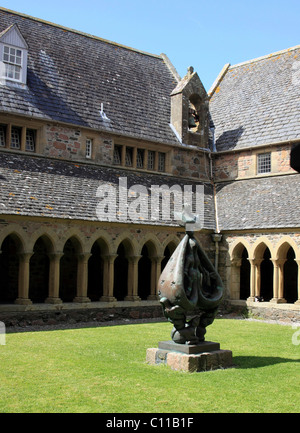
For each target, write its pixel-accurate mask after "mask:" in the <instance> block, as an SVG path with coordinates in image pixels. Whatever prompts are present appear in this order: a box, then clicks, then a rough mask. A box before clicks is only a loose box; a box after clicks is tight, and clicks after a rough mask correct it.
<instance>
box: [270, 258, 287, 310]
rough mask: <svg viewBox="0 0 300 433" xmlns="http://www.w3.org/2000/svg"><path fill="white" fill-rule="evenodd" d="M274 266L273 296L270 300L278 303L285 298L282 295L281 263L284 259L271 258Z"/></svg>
mask: <svg viewBox="0 0 300 433" xmlns="http://www.w3.org/2000/svg"><path fill="white" fill-rule="evenodd" d="M271 261H272V262H273V266H274V277H273V298H272V299H271V300H270V302H273V303H276V304H279V303H284V302H286V300H285V299H284V297H283V290H284V271H283V265H284V263H285V262H286V259H271Z"/></svg>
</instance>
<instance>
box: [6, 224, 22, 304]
mask: <svg viewBox="0 0 300 433" xmlns="http://www.w3.org/2000/svg"><path fill="white" fill-rule="evenodd" d="M5 235H6V236H5V237H4V238H3V239H2V240H1V245H0V246H1V254H0V276H1V278H0V303H1V304H12V303H14V302H15V301H16V299H17V298H18V294H19V269H20V254H22V253H23V251H24V240H23V239H22V238H21V237H20V235H19V234H17V233H16V231H15V230H14V231H12V232H11V233H9V234H8V233H7V232H6V233H5Z"/></svg>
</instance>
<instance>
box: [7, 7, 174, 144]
mask: <svg viewBox="0 0 300 433" xmlns="http://www.w3.org/2000/svg"><path fill="white" fill-rule="evenodd" d="M15 24H16V25H17V26H18V28H19V29H20V32H21V34H22V35H23V37H24V39H25V40H26V42H27V44H28V48H29V50H28V75H27V87H26V86H25V87H24V88H20V87H18V86H15V87H14V86H1V87H0V112H4V113H13V114H19V115H25V116H30V117H31V116H32V117H34V118H40V119H46V120H53V121H59V122H65V123H69V124H74V125H77V126H82V127H87V128H93V129H98V130H104V131H108V132H112V133H115V134H120V135H125V136H131V137H136V138H139V139H145V140H150V141H154V142H155V141H156V142H163V143H170V144H178V140H177V138H176V136H175V134H174V132H173V131H172V129H171V128H170V125H169V124H170V93H171V92H172V90H173V89H174V87H175V86H176V85H177V82H178V77H177V76H176V74H175V73H172V71H171V69H172V67H169V66H168V64H167V61H166V57H165V56H164V55H153V54H149V53H145V52H142V51H138V50H134V49H131V48H128V47H124V46H122V45H118V44H116V43H113V42H109V41H106V40H104V39H100V38H97V37H94V36H91V35H87V34H85V33H80V32H77V31H74V30H70V29H67V28H64V27H61V26H56V25H54V24H51V23H48V22H45V21H42V20H38V19H36V18H32V17H28V16H26V15H23V14H18V13H16V12H12V11H8V10H7V9H3V8H0V32H3V31H5V30H6V29H7V28H8V27H9V26H12V25H15ZM102 104H103V105H102ZM101 107H103V111H104V113H105V114H106V116H107V118H108V119H109V121H108V120H106V119H105V118H103V116H101V114H100V111H101Z"/></svg>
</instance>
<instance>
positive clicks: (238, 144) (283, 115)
mask: <svg viewBox="0 0 300 433" xmlns="http://www.w3.org/2000/svg"><path fill="white" fill-rule="evenodd" d="M209 93H211V95H212V96H211V100H210V114H211V117H212V121H213V123H214V126H215V139H216V147H217V150H218V151H223V150H230V149H240V148H245V147H250V146H257V145H264V144H269V143H276V142H282V141H289V140H296V139H299V140H300V46H297V47H293V48H290V49H288V50H284V51H281V52H278V53H274V54H271V55H269V56H264V57H261V58H258V59H254V60H250V61H248V62H245V63H241V64H238V65H235V66H230V67H229V69H228V70H227V72H226V73H225V75H224V76H223V79H221V81H220V82H219V83H217V84H216V86H215V88H214V89H213V90H212V91H211V92H209Z"/></svg>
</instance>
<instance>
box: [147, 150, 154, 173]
mask: <svg viewBox="0 0 300 433" xmlns="http://www.w3.org/2000/svg"><path fill="white" fill-rule="evenodd" d="M154 162H155V152H153V150H149V152H148V165H147V166H148V170H154Z"/></svg>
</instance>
